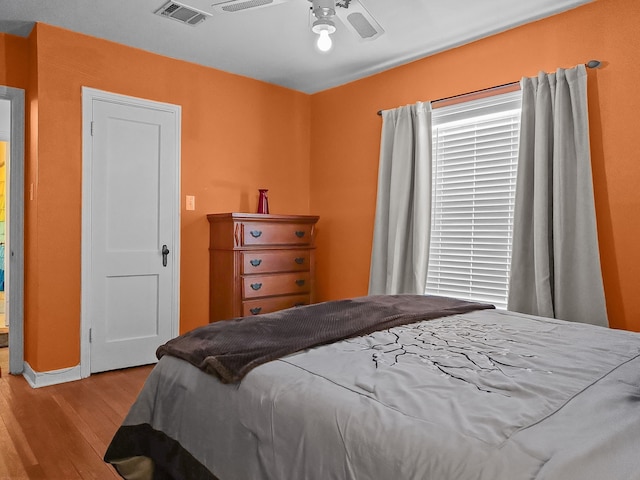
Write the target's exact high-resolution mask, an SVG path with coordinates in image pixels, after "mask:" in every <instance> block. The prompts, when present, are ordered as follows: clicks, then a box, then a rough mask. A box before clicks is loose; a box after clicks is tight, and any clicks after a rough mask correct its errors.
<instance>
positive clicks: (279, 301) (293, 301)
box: [242, 295, 311, 317]
mask: <svg viewBox="0 0 640 480" xmlns="http://www.w3.org/2000/svg"><path fill="white" fill-rule="evenodd" d="M310 303H311V298H310V296H309V295H287V296H284V297H270V298H260V299H258V300H246V301H244V302H242V316H243V317H249V316H251V315H261V314H263V313H270V312H276V311H278V310H284V309H285V308H291V307H300V306H302V305H309V304H310Z"/></svg>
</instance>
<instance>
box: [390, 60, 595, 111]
mask: <svg viewBox="0 0 640 480" xmlns="http://www.w3.org/2000/svg"><path fill="white" fill-rule="evenodd" d="M584 65H585V67H587V68H599V67H600V66H601V65H602V62H601V61H600V60H589V61H588V62H587V63H585V64H584ZM519 84H520V81H517V82H511V83H505V84H502V85H498V86H496V87H489V88H483V89H481V90H475V91H473V92H467V93H460V94H458V95H452V96H450V97H444V98H439V99H438V100H434V101H432V102H431V104H432V105H433V104H434V103H441V102H445V101H447V100H453V99H454V98H460V97H467V96H470V95H477V94H479V93H485V92H491V91H493V90H500V89H504V88H509V87H513V86H515V85H519ZM378 115H382V110H378Z"/></svg>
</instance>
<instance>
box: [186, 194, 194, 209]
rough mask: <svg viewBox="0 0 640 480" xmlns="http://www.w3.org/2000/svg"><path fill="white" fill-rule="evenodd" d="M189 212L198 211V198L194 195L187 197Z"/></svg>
mask: <svg viewBox="0 0 640 480" xmlns="http://www.w3.org/2000/svg"><path fill="white" fill-rule="evenodd" d="M186 204H187V210H195V209H196V197H194V196H193V195H187V201H186Z"/></svg>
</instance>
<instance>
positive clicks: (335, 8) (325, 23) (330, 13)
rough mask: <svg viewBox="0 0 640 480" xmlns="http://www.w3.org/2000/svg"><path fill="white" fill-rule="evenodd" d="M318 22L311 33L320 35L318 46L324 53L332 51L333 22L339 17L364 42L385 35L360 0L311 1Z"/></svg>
mask: <svg viewBox="0 0 640 480" xmlns="http://www.w3.org/2000/svg"><path fill="white" fill-rule="evenodd" d="M309 1H310V2H311V5H312V6H311V13H312V15H313V16H315V18H316V20H315V21H314V22H313V23H312V26H311V31H312V32H313V33H317V34H318V41H317V46H318V49H319V50H320V51H322V52H327V51H329V50H330V49H331V44H332V42H331V37H330V35H331V34H332V33H334V32H335V31H336V26H335V23H334V21H333V19H334V17H336V16H337V17H338V18H339V19H340V20H341V21H342V23H343V24H344V25H346V26H347V28H349V30H351V31H352V32H353V33H354V34H355V35H356V36H358V37H359V38H360V39H362V40H374V39H376V38H378V37H379V36H380V35H382V34H383V33H384V30H383V29H382V27H381V26H380V24H379V23H378V22H377V21H376V19H375V18H373V16H372V15H371V14H370V13H369V11H368V10H367V9H366V8H365V7H364V5H363V4H362V3H361V2H360V0H309Z"/></svg>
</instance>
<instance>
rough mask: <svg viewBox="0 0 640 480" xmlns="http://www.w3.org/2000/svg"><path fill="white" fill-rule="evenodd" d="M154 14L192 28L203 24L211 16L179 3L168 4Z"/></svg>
mask: <svg viewBox="0 0 640 480" xmlns="http://www.w3.org/2000/svg"><path fill="white" fill-rule="evenodd" d="M154 13H155V14H156V15H160V16H161V17H166V18H170V19H171V20H176V21H178V22H181V23H186V24H187V25H191V26H194V25H197V24H199V23H201V22H203V21H204V20H206V18H207V17H208V16H210V15H209V14H207V13H204V12H200V11H198V10H195V9H193V8H191V7H187V6H185V5H181V4H180V3H177V2H167V3H165V4H164V5H163V6H162V7H160V8H159V9H158V10H156V11H155V12H154Z"/></svg>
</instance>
